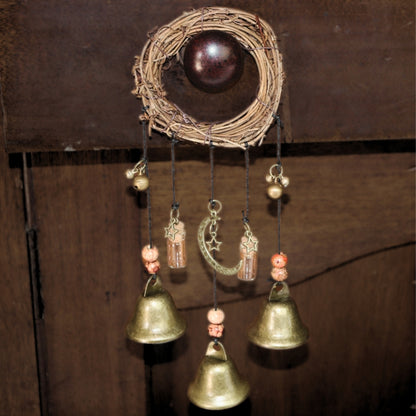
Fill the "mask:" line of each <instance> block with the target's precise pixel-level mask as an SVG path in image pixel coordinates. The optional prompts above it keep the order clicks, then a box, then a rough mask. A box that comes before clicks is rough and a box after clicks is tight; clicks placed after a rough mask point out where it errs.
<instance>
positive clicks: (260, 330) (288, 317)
mask: <svg viewBox="0 0 416 416" xmlns="http://www.w3.org/2000/svg"><path fill="white" fill-rule="evenodd" d="M248 338H249V340H250V341H251V342H252V343H253V344H256V345H259V346H260V347H263V348H269V349H272V350H285V349H290V348H296V347H298V346H300V345H302V344H304V343H305V342H306V341H307V339H308V329H307V328H306V326H305V325H304V324H303V323H302V321H301V319H300V317H299V312H298V309H297V307H296V303H295V301H294V300H293V299H292V298H291V297H290V293H289V287H288V285H287V284H286V283H285V282H276V283H275V284H274V285H273V287H272V289H271V291H270V294H269V299H268V301H267V302H266V303H265V305H264V308H263V310H262V311H261V312H260V314H259V315H258V317H257V320H256V321H255V322H254V324H253V325H252V326H251V327H250V328H249V331H248Z"/></svg>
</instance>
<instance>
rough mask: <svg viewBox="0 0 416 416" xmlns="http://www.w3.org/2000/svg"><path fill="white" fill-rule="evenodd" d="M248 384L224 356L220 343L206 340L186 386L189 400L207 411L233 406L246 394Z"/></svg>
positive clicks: (248, 389)
mask: <svg viewBox="0 0 416 416" xmlns="http://www.w3.org/2000/svg"><path fill="white" fill-rule="evenodd" d="M249 391H250V386H249V385H248V382H247V381H246V380H244V379H243V378H242V377H241V375H240V374H239V372H238V371H237V369H236V367H235V365H234V363H233V361H232V360H231V359H230V357H227V353H226V352H225V349H224V346H223V345H222V344H221V343H220V342H218V343H217V344H215V343H214V342H210V343H209V345H208V348H207V352H206V353H205V357H204V358H203V359H202V361H201V363H200V365H199V367H198V371H197V374H196V377H195V379H194V381H193V382H192V383H191V384H190V386H189V388H188V397H189V400H190V401H191V402H192V403H194V404H195V405H196V406H198V407H201V408H203V409H207V410H222V409H228V408H230V407H234V406H237V405H238V404H240V403H241V402H243V401H244V400H245V399H246V397H247V396H248V394H249Z"/></svg>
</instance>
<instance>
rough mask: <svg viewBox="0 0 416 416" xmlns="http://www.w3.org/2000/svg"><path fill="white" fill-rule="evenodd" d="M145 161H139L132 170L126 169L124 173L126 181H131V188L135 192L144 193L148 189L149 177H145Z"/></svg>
mask: <svg viewBox="0 0 416 416" xmlns="http://www.w3.org/2000/svg"><path fill="white" fill-rule="evenodd" d="M146 163H147V162H146V160H145V159H141V160H139V161H138V162H137V163H136V164H135V165H134V167H133V169H127V170H126V172H125V175H126V178H127V179H132V180H133V188H134V189H135V190H136V191H146V190H147V189H148V188H149V177H148V176H147V175H146Z"/></svg>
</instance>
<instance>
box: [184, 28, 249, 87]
mask: <svg viewBox="0 0 416 416" xmlns="http://www.w3.org/2000/svg"><path fill="white" fill-rule="evenodd" d="M183 64H184V69H185V73H186V75H187V77H188V78H189V80H190V81H191V82H192V84H194V85H195V86H196V87H197V88H199V89H201V90H203V91H206V92H222V91H225V90H227V89H228V88H231V87H232V86H233V85H234V84H235V83H236V82H237V81H238V80H239V79H240V77H241V74H242V73H243V64H244V55H243V51H242V49H241V46H240V43H239V42H238V41H237V40H236V39H235V38H234V37H233V36H231V35H229V34H228V33H226V32H222V31H220V30H207V31H204V32H201V33H199V34H197V35H195V36H194V37H193V38H192V39H191V40H190V41H189V43H188V44H187V46H186V48H185V53H184V57H183Z"/></svg>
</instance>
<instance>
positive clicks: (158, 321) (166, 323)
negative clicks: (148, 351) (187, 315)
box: [127, 276, 186, 344]
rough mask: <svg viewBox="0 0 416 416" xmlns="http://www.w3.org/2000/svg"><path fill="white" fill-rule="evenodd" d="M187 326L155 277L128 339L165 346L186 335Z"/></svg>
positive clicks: (139, 302)
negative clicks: (166, 343) (164, 344)
mask: <svg viewBox="0 0 416 416" xmlns="http://www.w3.org/2000/svg"><path fill="white" fill-rule="evenodd" d="M185 329H186V323H185V320H184V319H183V317H182V316H181V315H180V314H179V312H178V311H177V309H176V307H175V303H174V302H173V299H172V297H171V295H170V294H169V292H167V291H166V290H165V289H164V288H163V287H162V283H161V281H160V279H159V277H158V276H157V277H156V278H155V279H154V278H153V277H151V278H150V279H149V280H148V281H147V283H146V287H145V289H144V292H143V295H141V296H140V297H139V298H138V300H137V304H136V311H135V313H134V316H133V318H132V320H131V321H130V322H129V324H128V325H127V336H128V337H129V338H130V339H131V340H132V341H136V342H140V343H142V344H163V343H165V342H170V341H173V340H175V339H177V338H179V337H180V336H182V335H183V334H184V332H185Z"/></svg>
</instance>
